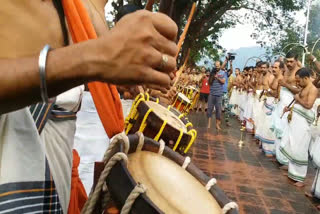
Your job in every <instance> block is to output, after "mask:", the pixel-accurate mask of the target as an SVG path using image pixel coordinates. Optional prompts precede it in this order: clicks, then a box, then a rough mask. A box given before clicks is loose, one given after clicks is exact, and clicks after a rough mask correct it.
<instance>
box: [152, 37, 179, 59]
mask: <svg viewBox="0 0 320 214" xmlns="http://www.w3.org/2000/svg"><path fill="white" fill-rule="evenodd" d="M155 35H156V36H155V37H156V38H155V40H153V44H152V46H153V47H155V48H156V49H157V50H158V51H160V52H161V53H164V54H167V55H169V56H173V57H175V56H176V54H177V52H178V46H177V44H176V43H175V42H173V41H170V40H169V39H167V38H166V37H164V36H163V35H161V34H160V33H158V32H155Z"/></svg>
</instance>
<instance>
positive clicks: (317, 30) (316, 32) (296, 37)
mask: <svg viewBox="0 0 320 214" xmlns="http://www.w3.org/2000/svg"><path fill="white" fill-rule="evenodd" d="M319 10H320V2H318V3H316V4H313V5H312V7H311V9H310V18H309V20H310V21H309V34H308V40H307V41H308V50H309V51H310V52H312V49H313V48H314V51H313V55H315V56H316V57H317V58H318V59H320V42H319V41H318V39H320V14H319ZM304 30H305V29H304V26H292V27H290V28H286V29H285V31H284V32H285V33H284V35H283V36H282V38H281V39H280V40H279V42H278V43H277V45H276V47H275V48H274V50H273V53H279V52H280V51H281V50H282V51H283V52H284V53H287V52H289V51H290V50H292V51H295V52H298V53H301V55H302V48H301V47H297V46H294V45H291V46H288V44H291V43H300V44H303V39H304ZM317 41H318V42H317ZM286 47H287V48H286Z"/></svg>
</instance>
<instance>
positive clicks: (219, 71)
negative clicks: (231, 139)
mask: <svg viewBox="0 0 320 214" xmlns="http://www.w3.org/2000/svg"><path fill="white" fill-rule="evenodd" d="M226 63H227V62H226V61H225V62H224V63H223V65H222V66H221V62H220V61H216V62H215V68H213V70H212V71H211V74H210V78H209V84H210V94H209V98H208V112H207V116H208V129H209V128H211V118H212V112H213V107H214V108H215V110H216V129H217V130H218V131H219V130H221V108H222V97H223V85H224V83H225V82H226V79H225V73H226V72H225V71H224V70H223V69H224V67H225V65H226Z"/></svg>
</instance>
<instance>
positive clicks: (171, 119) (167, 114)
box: [145, 101, 187, 132]
mask: <svg viewBox="0 0 320 214" xmlns="http://www.w3.org/2000/svg"><path fill="white" fill-rule="evenodd" d="M145 103H146V104H147V106H148V107H149V108H152V109H153V112H154V113H155V114H156V115H157V116H158V117H159V118H161V119H162V120H167V124H169V125H170V126H172V127H174V128H175V129H177V130H180V129H182V130H183V131H184V132H187V128H186V126H185V124H184V123H183V122H182V121H181V120H180V119H179V118H178V117H177V116H176V115H175V114H174V113H173V112H171V111H169V110H168V109H166V108H165V107H163V106H162V105H159V104H158V103H155V102H151V101H146V102H145Z"/></svg>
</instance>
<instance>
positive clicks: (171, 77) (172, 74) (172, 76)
mask: <svg viewBox="0 0 320 214" xmlns="http://www.w3.org/2000/svg"><path fill="white" fill-rule="evenodd" d="M169 77H170V79H171V80H174V78H175V77H176V75H174V73H173V72H170V73H169Z"/></svg>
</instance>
